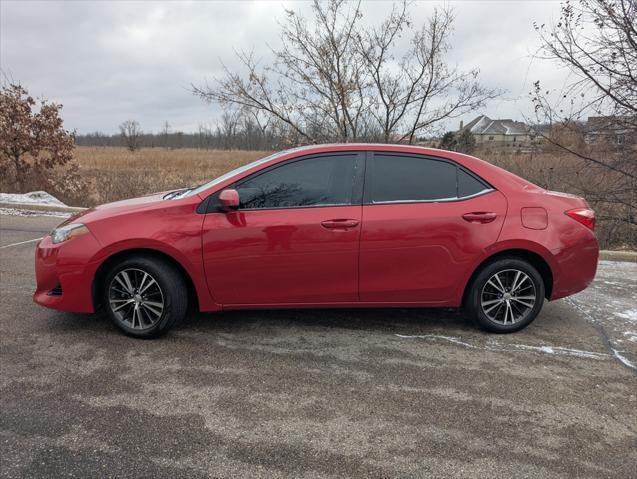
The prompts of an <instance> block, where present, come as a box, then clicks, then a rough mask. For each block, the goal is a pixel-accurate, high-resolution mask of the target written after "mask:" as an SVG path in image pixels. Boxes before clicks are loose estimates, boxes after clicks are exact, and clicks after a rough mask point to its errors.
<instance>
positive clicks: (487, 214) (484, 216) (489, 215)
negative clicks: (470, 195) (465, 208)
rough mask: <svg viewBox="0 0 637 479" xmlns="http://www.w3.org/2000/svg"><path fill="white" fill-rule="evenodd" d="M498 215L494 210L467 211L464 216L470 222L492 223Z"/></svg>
mask: <svg viewBox="0 0 637 479" xmlns="http://www.w3.org/2000/svg"><path fill="white" fill-rule="evenodd" d="M497 216H498V215H497V214H495V213H493V212H492V211H474V212H472V213H465V214H464V215H462V218H463V219H464V220H465V221H468V222H469V223H491V222H492V221H493V220H494V219H496V217H497Z"/></svg>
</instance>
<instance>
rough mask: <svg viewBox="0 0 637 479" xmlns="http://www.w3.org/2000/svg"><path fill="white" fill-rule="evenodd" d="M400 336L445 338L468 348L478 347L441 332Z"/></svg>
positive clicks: (403, 335)
mask: <svg viewBox="0 0 637 479" xmlns="http://www.w3.org/2000/svg"><path fill="white" fill-rule="evenodd" d="M396 336H398V337H399V338H403V339H443V340H445V341H449V342H450V343H454V344H459V345H461V346H465V347H467V348H476V347H477V346H474V345H473V344H469V343H465V342H464V341H460V340H459V339H458V338H456V337H454V336H443V335H440V334H425V335H421V336H410V335H406V334H396Z"/></svg>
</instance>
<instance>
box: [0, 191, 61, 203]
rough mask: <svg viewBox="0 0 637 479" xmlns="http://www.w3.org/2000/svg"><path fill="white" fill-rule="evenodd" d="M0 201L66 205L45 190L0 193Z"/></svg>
mask: <svg viewBox="0 0 637 479" xmlns="http://www.w3.org/2000/svg"><path fill="white" fill-rule="evenodd" d="M0 203H21V204H29V205H41V206H66V205H65V204H64V203H62V202H61V201H60V200H58V199H57V198H56V197H55V196H52V195H50V194H49V193H47V192H46V191H32V192H30V193H0Z"/></svg>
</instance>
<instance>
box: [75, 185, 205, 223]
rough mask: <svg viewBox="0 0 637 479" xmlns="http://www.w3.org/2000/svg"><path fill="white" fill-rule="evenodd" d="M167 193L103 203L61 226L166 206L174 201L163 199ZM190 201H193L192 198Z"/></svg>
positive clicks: (82, 212) (80, 213)
mask: <svg viewBox="0 0 637 479" xmlns="http://www.w3.org/2000/svg"><path fill="white" fill-rule="evenodd" d="M169 192H170V191H162V192H161V193H152V194H149V195H146V196H140V197H138V198H130V199H127V200H121V201H114V202H113V203H105V204H103V205H99V206H94V207H92V208H88V209H86V210H84V211H81V212H79V213H77V214H75V215H73V216H71V217H70V218H68V219H67V220H66V221H65V222H64V223H62V224H67V223H74V222H81V223H89V222H91V221H95V220H100V219H103V218H107V217H112V216H118V215H122V214H129V213H135V212H140V211H144V210H148V209H154V208H157V207H158V206H162V204H166V205H167V204H169V203H172V202H173V201H174V200H165V199H164V196H166V194H167V193H169ZM190 199H191V200H193V199H192V198H190ZM198 199H199V198H198V197H196V198H195V199H194V201H197V200H198Z"/></svg>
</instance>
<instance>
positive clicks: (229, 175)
mask: <svg viewBox="0 0 637 479" xmlns="http://www.w3.org/2000/svg"><path fill="white" fill-rule="evenodd" d="M284 153H287V151H279V152H278V153H274V154H272V155H270V156H266V157H265V158H261V159H258V160H255V161H253V162H251V163H248V164H247V165H243V166H240V167H239V168H235V169H234V170H232V171H229V172H228V173H225V174H223V175H221V176H220V177H219V178H215V179H214V180H211V181H209V182H208V183H204V184H203V185H200V186H197V187H196V188H193V189H192V190H187V191H186V192H185V194H184V195H183V196H192V195H197V194H199V193H201V192H203V191H206V190H207V189H208V188H211V187H213V186H215V185H218V184H219V183H221V182H223V181H225V180H227V179H228V178H232V177H233V176H235V175H238V174H240V173H243V172H244V171H247V170H249V169H250V168H252V167H253V166H257V165H260V164H262V163H265V162H267V161H270V160H272V159H274V158H276V157H278V156H281V155H283V154H284Z"/></svg>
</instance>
